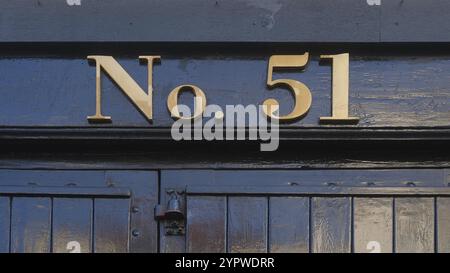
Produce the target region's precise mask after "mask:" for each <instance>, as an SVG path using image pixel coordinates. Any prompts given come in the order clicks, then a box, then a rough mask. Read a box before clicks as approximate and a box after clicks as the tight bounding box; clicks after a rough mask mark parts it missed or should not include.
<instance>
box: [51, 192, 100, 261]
mask: <svg viewBox="0 0 450 273" xmlns="http://www.w3.org/2000/svg"><path fill="white" fill-rule="evenodd" d="M92 212H93V200H92V199H88V198H85V199H82V198H55V199H53V230H52V236H53V240H52V241H53V252H57V253H67V252H68V251H72V252H81V253H90V252H91V251H92V240H91V238H92V227H93V221H92Z"/></svg>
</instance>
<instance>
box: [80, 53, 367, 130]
mask: <svg viewBox="0 0 450 273" xmlns="http://www.w3.org/2000/svg"><path fill="white" fill-rule="evenodd" d="M87 58H88V59H89V60H92V61H94V62H95V65H96V109H95V114H94V115H91V116H88V117H87V119H88V121H89V122H91V123H105V122H111V120H112V119H111V117H110V116H107V115H104V114H103V113H102V105H101V73H102V72H104V73H106V74H108V75H109V76H110V77H111V79H112V80H113V81H114V82H115V83H116V84H117V85H118V86H119V88H120V89H121V90H122V92H123V93H124V94H125V95H126V96H127V97H128V98H129V99H130V101H131V102H132V103H133V104H134V106H135V107H136V108H137V109H138V110H139V111H140V112H141V113H142V114H143V115H144V116H145V117H146V119H147V120H149V121H151V120H152V119H153V107H152V106H153V66H154V64H155V63H156V62H158V61H160V60H161V57H160V56H139V59H140V60H143V61H145V62H147V67H148V76H147V77H148V84H147V90H143V89H142V88H141V87H140V86H139V85H138V84H137V83H136V81H135V80H134V79H133V78H132V77H131V76H130V75H129V74H128V73H127V72H126V71H125V69H124V68H123V67H122V66H121V65H120V64H119V63H118V62H117V61H116V60H115V59H114V58H113V57H112V56H101V55H92V56H88V57H87ZM320 59H321V60H323V61H329V62H330V63H331V66H332V91H331V92H332V96H331V100H332V104H331V105H332V107H331V116H329V117H320V123H322V124H339V123H340V124H355V123H358V121H359V118H357V117H351V116H349V54H348V53H343V54H337V55H321V56H320ZM308 60H309V53H308V52H306V53H304V54H302V55H272V56H271V57H270V58H269V63H268V67H267V87H268V88H270V89H272V88H275V87H281V88H286V89H288V90H289V91H290V92H291V93H292V95H293V99H294V107H293V109H292V110H291V112H290V113H289V114H286V115H276V114H274V112H271V111H270V110H267V109H274V107H276V108H278V107H279V103H278V101H277V100H276V99H273V98H268V99H266V100H265V101H263V102H262V105H263V106H265V107H264V108H263V109H265V110H264V114H265V115H266V117H267V118H270V119H277V120H279V121H280V122H292V121H295V120H297V119H300V118H302V117H303V116H305V115H306V114H307V113H308V110H309V109H310V107H311V104H312V101H313V99H312V98H313V96H312V93H311V90H310V89H309V88H308V86H306V85H305V84H304V83H302V82H300V81H297V80H293V79H273V77H272V74H273V71H274V70H279V69H298V70H299V71H303V70H305V67H306V65H307V63H308ZM182 92H191V93H192V94H193V95H194V98H195V99H200V100H199V101H201V103H200V104H196V105H195V109H194V112H193V114H192V115H191V116H188V117H186V116H181V115H180V114H179V111H178V97H179V96H180V94H181V93H182ZM256 103H259V102H256ZM206 105H207V96H206V93H205V92H204V91H203V90H202V89H201V87H199V86H195V85H190V84H189V85H188V84H186V85H180V86H177V87H175V88H174V89H173V90H172V91H171V92H170V93H169V95H168V97H167V108H168V110H169V112H170V113H171V114H172V117H174V118H175V119H181V118H182V119H195V118H197V117H199V116H201V115H202V113H203V112H204V111H205V107H206Z"/></svg>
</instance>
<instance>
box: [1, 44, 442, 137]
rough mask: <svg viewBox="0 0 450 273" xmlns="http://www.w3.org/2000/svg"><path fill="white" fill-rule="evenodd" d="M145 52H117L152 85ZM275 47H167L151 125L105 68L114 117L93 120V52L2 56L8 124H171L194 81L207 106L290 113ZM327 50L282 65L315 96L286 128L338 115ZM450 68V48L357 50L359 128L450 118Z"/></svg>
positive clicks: (105, 95)
mask: <svg viewBox="0 0 450 273" xmlns="http://www.w3.org/2000/svg"><path fill="white" fill-rule="evenodd" d="M302 53H303V52H291V54H302ZM318 53H323V52H318ZM103 54H106V52H104V53H103ZM111 54H114V52H112V53H111ZM136 54H138V55H139V53H136ZM155 54H159V53H158V52H155ZM266 54H267V55H266ZM272 54H273V53H272ZM138 55H136V56H133V57H131V58H130V57H128V56H127V57H120V56H119V57H118V59H117V60H118V62H119V63H120V64H121V65H122V66H123V67H124V68H125V69H126V70H127V71H128V73H130V75H131V76H132V77H133V78H134V79H135V80H136V81H137V82H138V83H139V84H140V86H141V87H144V88H145V86H146V84H147V67H146V66H144V65H140V64H139V61H138V58H137V57H138ZM270 55H271V53H260V54H257V55H248V56H239V55H233V53H228V54H225V55H222V56H219V57H217V56H208V55H206V56H197V57H196V56H187V55H186V56H185V55H182V56H179V55H162V56H161V58H162V59H161V65H158V66H155V67H154V69H153V70H154V72H153V82H154V86H153V87H154V88H153V89H154V95H153V122H151V123H150V122H149V121H148V120H147V119H146V118H145V117H144V116H143V115H142V114H141V113H140V112H139V110H138V109H136V107H135V106H134V105H133V104H132V103H130V101H129V100H128V99H127V97H126V96H125V95H124V94H123V92H122V91H121V90H119V88H118V86H117V85H116V84H114V83H113V82H112V81H111V80H110V79H108V77H107V76H106V75H103V76H102V112H103V114H104V115H108V116H111V117H112V123H110V124H101V125H98V124H97V125H95V124H94V125H92V124H89V123H88V120H87V119H86V117H87V116H89V115H93V114H94V113H95V101H96V100H95V67H92V66H89V64H88V62H87V60H86V56H77V57H75V58H71V59H66V58H64V56H58V57H57V58H35V57H30V58H23V57H21V58H8V57H7V58H0V75H2V77H1V78H0V87H1V89H2V90H3V92H2V94H3V95H2V99H1V100H0V125H2V126H82V127H87V128H95V127H99V126H100V127H104V126H107V127H124V126H125V127H128V126H131V127H146V128H154V127H170V126H171V125H172V123H173V119H172V118H171V116H170V114H169V112H168V110H167V107H166V100H167V97H168V94H169V92H170V91H171V90H172V89H173V88H175V87H176V86H178V85H182V84H195V85H196V86H198V87H199V88H201V89H202V90H203V92H204V93H205V94H206V97H207V100H208V104H217V105H219V106H221V107H222V108H223V109H225V105H227V104H229V105H237V104H242V105H249V104H253V105H261V104H262V103H263V101H264V100H266V99H268V98H272V97H273V98H275V99H277V100H278V101H279V103H280V113H281V114H282V115H285V114H287V113H289V112H291V110H292V107H293V105H294V103H293V99H292V96H291V95H290V94H289V92H288V91H287V90H285V89H284V88H275V89H273V90H272V91H269V89H268V88H267V87H266V76H267V75H266V72H267V71H266V70H267V65H268V59H269V56H270ZM0 56H1V54H0ZM318 57H319V56H318V55H315V56H314V55H313V56H312V58H311V60H310V61H309V64H308V67H307V68H306V70H305V71H303V72H277V73H275V75H274V78H275V79H277V78H288V79H294V80H298V81H301V82H303V83H305V84H306V85H307V86H308V87H309V89H310V90H311V93H312V97H313V103H312V106H311V108H310V110H309V112H308V113H307V115H306V116H305V117H304V118H302V119H300V120H298V121H295V122H291V123H286V124H283V125H285V126H289V127H319V123H318V120H319V117H324V116H329V115H330V114H331V113H330V107H331V99H330V94H331V79H332V77H331V69H330V67H329V66H322V65H319V62H318ZM449 67H450V59H449V56H448V55H442V56H414V55H413V56H404V57H400V58H399V57H396V58H393V57H392V56H376V58H374V57H373V56H364V55H360V54H358V55H357V54H354V55H351V61H350V109H349V111H350V115H351V116H356V117H359V118H360V122H359V123H358V124H357V125H352V126H350V127H352V128H360V127H397V126H403V127H435V126H449V125H450V123H449V120H450V112H449V111H448V109H449V107H450V106H449V101H450V91H449V90H448V88H447V86H448V82H450V75H449V73H446V71H448V70H449ZM179 103H182V104H186V105H188V106H190V107H192V96H191V95H188V94H184V95H182V96H181V98H180V101H179ZM36 113H38V114H36ZM205 120H206V119H205ZM338 127H339V126H338ZM341 127H342V126H341Z"/></svg>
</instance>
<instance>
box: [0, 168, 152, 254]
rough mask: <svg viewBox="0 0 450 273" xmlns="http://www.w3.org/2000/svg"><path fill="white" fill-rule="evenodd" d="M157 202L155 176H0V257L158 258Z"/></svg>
mask: <svg viewBox="0 0 450 273" xmlns="http://www.w3.org/2000/svg"><path fill="white" fill-rule="evenodd" d="M31 181H32V184H30V182H31ZM11 185H13V186H11ZM157 201H158V175H157V173H156V172H150V171H132V172H131V171H26V170H22V171H9V170H1V171H0V252H62V253H67V252H72V253H78V252H156V251H157V222H156V220H154V211H153V209H154V207H155V205H156V204H157ZM10 219H11V221H10ZM10 238H11V239H10ZM9 240H10V242H9Z"/></svg>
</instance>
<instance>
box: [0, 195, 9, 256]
mask: <svg viewBox="0 0 450 273" xmlns="http://www.w3.org/2000/svg"><path fill="white" fill-rule="evenodd" d="M10 215H11V206H10V199H9V198H8V197H0V253H7V252H9V227H10V220H11V218H10Z"/></svg>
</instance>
